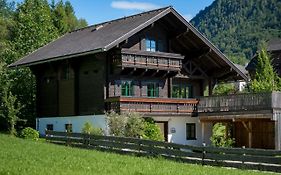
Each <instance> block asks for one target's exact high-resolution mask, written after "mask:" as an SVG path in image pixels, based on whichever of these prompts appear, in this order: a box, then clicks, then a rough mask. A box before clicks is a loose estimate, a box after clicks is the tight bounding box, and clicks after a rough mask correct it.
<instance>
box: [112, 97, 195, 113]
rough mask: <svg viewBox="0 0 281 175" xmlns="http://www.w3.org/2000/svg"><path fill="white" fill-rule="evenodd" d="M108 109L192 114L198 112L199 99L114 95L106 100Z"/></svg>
mask: <svg viewBox="0 0 281 175" xmlns="http://www.w3.org/2000/svg"><path fill="white" fill-rule="evenodd" d="M106 103H107V107H108V110H113V111H117V112H121V113H123V112H140V113H143V114H191V113H196V112H197V104H198V100H196V99H172V98H143V97H112V98H108V99H107V100H106Z"/></svg>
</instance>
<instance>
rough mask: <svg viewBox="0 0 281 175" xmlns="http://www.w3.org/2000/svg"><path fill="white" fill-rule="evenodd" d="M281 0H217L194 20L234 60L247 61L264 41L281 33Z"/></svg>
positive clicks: (196, 25) (280, 35)
mask: <svg viewBox="0 0 281 175" xmlns="http://www.w3.org/2000/svg"><path fill="white" fill-rule="evenodd" d="M280 19H281V0H266V1H265V0H235V1H232V0H215V1H214V2H213V3H212V4H211V5H210V6H209V7H207V8H205V9H204V10H202V11H200V12H199V13H198V14H197V15H196V16H195V17H194V18H193V19H192V20H191V22H192V24H193V25H194V26H195V27H196V28H197V29H199V31H200V32H202V33H203V34H205V35H206V36H207V37H208V38H209V39H210V40H211V41H212V42H213V43H214V44H215V45H216V46H218V47H219V48H220V49H221V50H222V51H223V52H224V53H225V54H226V55H227V56H229V57H230V58H231V59H232V60H233V61H234V62H236V63H240V64H244V63H245V62H246V61H247V60H245V59H248V60H249V59H250V58H251V57H252V56H253V55H254V54H255V52H256V51H257V48H258V47H259V45H260V44H261V43H262V41H267V40H269V39H272V38H276V37H281V22H280Z"/></svg>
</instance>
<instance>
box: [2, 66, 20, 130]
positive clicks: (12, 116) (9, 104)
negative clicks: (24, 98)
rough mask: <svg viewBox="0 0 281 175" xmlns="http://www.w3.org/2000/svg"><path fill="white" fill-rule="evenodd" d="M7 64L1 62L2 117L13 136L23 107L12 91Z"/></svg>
mask: <svg viewBox="0 0 281 175" xmlns="http://www.w3.org/2000/svg"><path fill="white" fill-rule="evenodd" d="M5 67H6V66H5V64H3V63H1V62H0V84H1V87H0V90H1V97H2V99H1V101H0V102H1V103H0V116H1V117H2V118H4V119H5V120H6V121H7V123H8V129H9V132H10V134H11V135H16V129H15V125H16V123H17V122H18V121H20V118H19V117H18V114H19V113H20V110H21V108H22V107H23V106H22V105H21V104H20V102H18V100H17V97H16V96H15V95H13V94H12V92H11V90H10V84H11V82H10V80H8V79H7V71H6V70H5V69H6V68H5Z"/></svg>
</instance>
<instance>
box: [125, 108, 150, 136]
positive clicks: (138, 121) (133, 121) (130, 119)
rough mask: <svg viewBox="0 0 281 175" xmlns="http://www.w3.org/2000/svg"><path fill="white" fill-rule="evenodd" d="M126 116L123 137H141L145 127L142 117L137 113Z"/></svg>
mask: <svg viewBox="0 0 281 175" xmlns="http://www.w3.org/2000/svg"><path fill="white" fill-rule="evenodd" d="M126 116H127V122H126V125H125V136H126V137H137V138H139V137H140V136H142V135H143V131H144V125H145V123H144V119H143V118H142V116H141V115H140V114H139V113H127V114H126Z"/></svg>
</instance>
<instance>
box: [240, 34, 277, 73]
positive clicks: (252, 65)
mask: <svg viewBox="0 0 281 175" xmlns="http://www.w3.org/2000/svg"><path fill="white" fill-rule="evenodd" d="M280 50H281V39H280V38H275V39H272V40H270V41H268V46H267V51H268V52H270V53H274V52H276V51H280ZM257 56H258V54H255V55H254V56H253V58H252V59H251V60H250V62H249V63H248V65H247V66H246V70H248V71H253V70H255V69H256V65H257V63H258V61H257Z"/></svg>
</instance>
